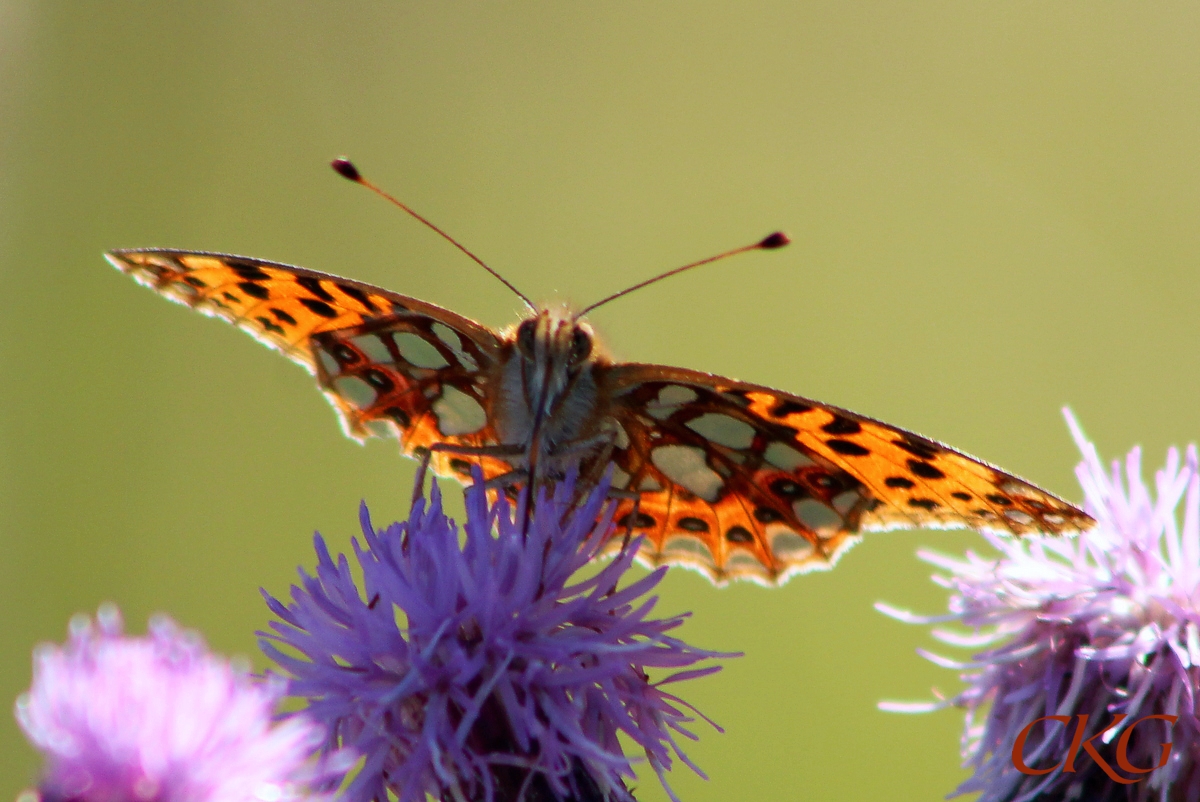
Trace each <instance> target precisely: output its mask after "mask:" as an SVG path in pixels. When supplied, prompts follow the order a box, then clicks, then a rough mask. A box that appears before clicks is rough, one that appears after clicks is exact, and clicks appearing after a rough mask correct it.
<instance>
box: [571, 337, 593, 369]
mask: <svg viewBox="0 0 1200 802" xmlns="http://www.w3.org/2000/svg"><path fill="white" fill-rule="evenodd" d="M591 352H592V337H591V335H590V334H588V333H587V332H586V331H584V330H583V329H580V328H576V329H575V331H574V332H572V333H571V364H572V365H578V364H579V363H580V362H582V361H583V360H585V359H587V358H588V354H590V353H591Z"/></svg>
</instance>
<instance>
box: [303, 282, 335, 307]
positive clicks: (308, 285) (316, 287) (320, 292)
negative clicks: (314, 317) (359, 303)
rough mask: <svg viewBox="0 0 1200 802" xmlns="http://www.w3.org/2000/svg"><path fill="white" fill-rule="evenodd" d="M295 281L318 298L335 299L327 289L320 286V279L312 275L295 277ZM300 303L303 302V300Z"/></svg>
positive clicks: (324, 299) (323, 299)
mask: <svg viewBox="0 0 1200 802" xmlns="http://www.w3.org/2000/svg"><path fill="white" fill-rule="evenodd" d="M296 283H297V284H299V285H300V286H301V287H303V288H304V289H306V290H308V291H309V292H311V293H312V294H313V295H315V296H317V297H318V298H320V299H321V300H322V301H334V300H336V299H335V298H334V297H333V295H331V294H330V292H329V290H327V289H325V288H324V287H322V286H321V281H320V279H315V278H313V277H312V276H301V277H300V278H298V279H296ZM301 303H303V300H302V301H301Z"/></svg>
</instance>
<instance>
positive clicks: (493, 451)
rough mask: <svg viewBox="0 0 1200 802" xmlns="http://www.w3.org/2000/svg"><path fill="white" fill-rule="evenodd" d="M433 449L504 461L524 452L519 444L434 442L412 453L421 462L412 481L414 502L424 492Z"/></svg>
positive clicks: (490, 483)
mask: <svg viewBox="0 0 1200 802" xmlns="http://www.w3.org/2000/svg"><path fill="white" fill-rule="evenodd" d="M435 451H440V452H444V453H447V454H458V455H460V456H464V457H497V458H500V459H504V460H506V461H508V460H511V458H512V457H519V456H521V454H523V453H524V452H523V451H522V449H521V447H520V446H515V445H494V446H465V445H460V444H458V443H434V444H433V445H432V446H430V447H429V448H425V449H421V453H420V454H419V455H417V454H414V456H419V457H420V460H421V464H420V465H419V466H418V468H417V478H416V481H415V482H413V502H414V503H415V502H416V500H417V499H418V498H420V497H421V496H422V495H424V493H425V474H426V473H428V471H429V465H430V462H432V460H433V452H435ZM511 473H513V472H512V471H510V472H509V473H506V474H502V476H508V475H510V474H511ZM502 476H500V477H495V479H499V478H502ZM492 481H494V479H493V480H490V481H488V482H487V483H485V484H484V487H489V486H491V485H492Z"/></svg>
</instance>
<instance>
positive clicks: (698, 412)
mask: <svg viewBox="0 0 1200 802" xmlns="http://www.w3.org/2000/svg"><path fill="white" fill-rule="evenodd" d="M607 387H608V392H609V393H610V394H611V398H612V405H613V415H614V417H615V418H616V420H617V421H618V423H619V424H620V431H619V434H618V443H617V448H616V449H615V450H614V452H613V457H612V461H613V462H614V463H615V465H616V467H617V468H618V469H619V472H618V474H617V482H616V484H617V485H618V487H619V488H620V489H625V490H630V491H637V492H638V493H639V494H640V497H639V498H638V499H637V503H636V511H635V503H634V501H633V499H632V498H629V499H624V500H622V501H621V503H620V508H619V510H618V512H617V517H618V520H620V521H621V522H622V523H623V524H624V525H626V526H629V525H631V524H632V528H633V531H634V532H635V533H637V534H645V535H647V536H648V538H649V541H650V542H649V544H648V548H646V549H645V550H644V552H643V557H644V558H645V559H646V560H647V561H648V562H650V563H652V564H653V563H660V562H667V563H679V564H683V565H687V566H689V567H692V568H695V569H697V570H700V571H701V572H703V573H705V574H706V575H708V576H709V577H710V578H711V579H713V581H715V582H719V583H720V582H724V581H727V580H728V579H732V578H743V579H750V580H754V581H758V582H761V583H764V584H779V583H781V582H783V581H785V580H786V579H787V578H788V577H790V576H791V575H793V574H796V573H803V572H805V571H810V570H814V569H820V568H830V567H832V566H833V564H834V563H835V562H836V560H837V559H838V557H839V556H840V555H841V554H842V553H843V552H844V551H845V550H846V549H847V548H848V547H849V546H851V545H853V544H854V543H856V542H857V541H858V540H859V539H860V538H859V533H860V532H865V531H875V530H883V529H893V528H897V527H930V528H958V527H965V528H973V529H981V530H993V531H998V532H1001V533H1003V534H1012V535H1023V534H1027V533H1032V532H1043V533H1048V534H1064V533H1070V532H1076V531H1080V530H1081V529H1086V528H1087V527H1089V526H1091V525H1092V524H1094V521H1093V520H1092V519H1091V518H1090V517H1089V516H1088V515H1087V514H1086V513H1084V512H1083V511H1082V510H1079V509H1077V508H1076V507H1074V506H1072V505H1071V504H1068V503H1067V502H1065V501H1063V500H1061V499H1059V498H1057V497H1055V496H1053V495H1051V494H1050V493H1047V492H1046V491H1044V490H1041V489H1039V488H1037V487H1035V486H1033V485H1031V484H1030V483H1028V482H1026V481H1024V480H1022V479H1020V478H1018V477H1016V476H1013V475H1012V474H1009V473H1005V472H1004V471H1002V470H1000V469H998V468H996V467H994V466H992V465H989V464H987V463H985V462H982V461H980V460H977V459H975V458H974V457H970V456H967V455H966V454H963V453H961V452H959V451H955V450H954V449H952V448H950V447H949V446H946V445H943V444H941V443H937V442H935V441H932V440H929V439H927V438H924V437H921V436H919V435H916V434H913V433H911V432H907V431H904V430H903V429H899V428H896V427H894V426H889V425H888V424H885V423H881V422H879V421H876V420H872V419H871V418H867V417H864V416H862V415H857V414H855V413H853V412H849V411H847V410H843V409H839V408H837V407H832V406H829V405H827V404H822V403H819V402H817V401H812V400H810V399H807V398H801V397H799V396H794V395H789V394H787V393H782V392H780V391H778V390H773V389H770V388H767V387H762V386H759V385H754V384H747V383H744V382H739V381H734V380H732V379H725V378H722V377H720V376H714V375H712V374H708V373H701V372H699V371H691V370H685V369H682V368H671V367H663V366H659V365H639V364H625V365H615V366H613V367H611V368H610V373H609V374H608V376H607Z"/></svg>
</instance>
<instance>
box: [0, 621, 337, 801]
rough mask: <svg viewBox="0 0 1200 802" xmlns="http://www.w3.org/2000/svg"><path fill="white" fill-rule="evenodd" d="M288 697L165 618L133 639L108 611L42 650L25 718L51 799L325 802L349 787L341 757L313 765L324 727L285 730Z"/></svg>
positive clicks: (22, 711)
mask: <svg viewBox="0 0 1200 802" xmlns="http://www.w3.org/2000/svg"><path fill="white" fill-rule="evenodd" d="M283 693H284V684H283V682H282V681H279V680H275V681H267V682H261V681H257V680H255V679H254V678H253V677H251V676H249V675H248V674H247V673H246V672H244V671H241V670H238V669H236V668H234V667H232V666H231V665H230V664H229V662H228V661H226V660H224V659H222V658H220V657H218V656H215V655H212V654H210V653H209V652H208V650H207V649H206V648H205V646H204V643H203V641H202V640H201V639H200V637H199V636H198V635H196V634H195V633H192V632H188V631H185V630H182V629H180V628H179V627H178V626H177V625H176V624H175V623H174V622H172V621H171V620H170V619H168V618H166V617H158V618H155V619H154V620H152V621H151V623H150V632H149V634H148V635H147V636H146V637H144V638H130V637H125V636H123V635H122V624H121V617H120V613H118V612H117V609H116V608H115V607H112V606H107V605H106V606H104V607H101V608H100V612H99V614H98V615H97V617H96V620H95V621H92V620H90V619H87V618H86V617H83V616H78V617H76V619H75V620H73V621H72V622H71V630H70V639H69V640H68V641H67V643H66V644H65V645H64V646H53V645H50V644H44V645H42V646H40V647H38V649H37V650H36V651H35V653H34V677H33V687H32V688H30V690H29V692H28V693H26V694H24V695H22V696H21V697H20V698H19V699H18V700H17V705H16V716H17V721H18V722H19V723H20V725H21V728H22V729H23V730H24V731H25V735H26V736H27V737H28V738H29V740H30V742H31V743H32V744H33V745H34V746H35V747H37V748H38V749H39V750H41V752H42V753H43V754H44V755H45V759H46V766H45V771H44V773H43V778H42V781H41V783H40V785H39V788H38V793H39V796H40V797H41V799H42V800H46V802H58V801H59V800H71V801H72V802H287V801H288V800H295V799H301V798H304V799H308V800H314V802H316V801H319V800H326V799H328V798H329V797H328V795H326V794H323V793H313V792H315V791H318V790H319V788H324V787H327V785H326V783H327V782H329V781H336V780H337V779H338V777H339V776H340V775H339V773H338V771H337V767H336V766H335V765H334V763H336V762H337V761H333V762H331V763H327V764H326V765H324V766H321V765H318V764H316V763H314V761H313V760H312V759H311V757H312V755H313V753H314V750H315V749H316V747H317V746H318V745H319V744H320V743H321V742H322V740H323V739H324V732H323V731H322V730H321V729H320V728H319V727H318V726H317V725H316V724H314V723H313V722H311V721H309V720H308V719H305V718H303V717H299V716H294V717H289V718H288V719H287V720H286V721H283V722H281V723H275V722H274V720H273V717H274V713H275V709H276V704H277V702H278V701H279V700H280V698H281V697H282V696H283ZM343 762H344V759H343ZM345 768H348V766H342V767H341V769H342V771H343V772H344V770H345Z"/></svg>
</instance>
